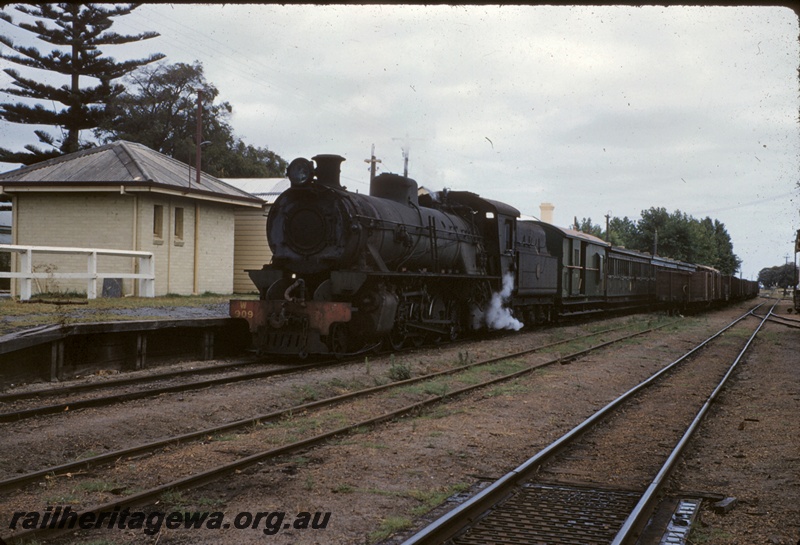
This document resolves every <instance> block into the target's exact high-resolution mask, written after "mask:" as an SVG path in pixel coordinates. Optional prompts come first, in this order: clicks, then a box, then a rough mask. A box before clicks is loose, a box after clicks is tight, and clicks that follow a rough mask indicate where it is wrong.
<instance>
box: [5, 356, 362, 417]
mask: <svg viewBox="0 0 800 545" xmlns="http://www.w3.org/2000/svg"><path fill="white" fill-rule="evenodd" d="M344 363H347V362H344V361H336V360H328V361H319V362H315V363H306V364H302V365H298V364H287V365H280V364H277V365H276V364H267V367H268V369H263V370H260V371H250V372H243V373H233V374H230V375H227V376H223V377H218V378H212V379H206V380H196V381H189V382H182V383H179V384H171V385H168V386H160V387H154V386H153V384H154V383H157V382H160V381H165V380H172V379H175V378H182V377H187V376H192V375H193V374H194V371H193V370H181V371H173V372H168V373H158V374H154V375H147V376H144V377H137V378H125V379H119V380H110V381H103V382H98V383H90V384H80V385H71V386H66V387H63V388H54V389H51V390H37V391H36V392H34V393H31V394H29V395H28V394H24V393H14V394H6V395H4V396H0V403H4V402H5V403H16V404H23V405H26V404H28V403H32V402H35V401H37V400H38V399H39V398H42V397H45V398H49V397H57V396H69V395H70V394H73V393H83V392H93V391H98V390H106V389H110V388H113V389H120V388H123V387H128V386H142V388H141V389H138V390H133V391H122V392H119V391H117V392H114V393H111V394H107V395H98V396H96V397H89V398H85V399H67V400H63V401H59V402H57V403H49V404H47V405H38V406H34V407H21V408H15V409H14V410H11V411H5V412H2V413H0V422H14V421H18V420H24V419H26V418H33V417H37V416H44V415H49V414H59V413H64V412H67V411H76V410H78V409H85V408H89V407H105V406H109V405H115V404H118V403H123V402H126V401H132V400H134V399H144V398H148V397H156V396H159V395H162V394H167V393H176V392H188V391H191V390H200V389H203V388H210V387H213V386H221V385H224V384H233V383H236V382H243V381H249V380H257V379H264V378H270V377H275V376H280V375H287V374H293V373H303V372H307V371H310V370H313V369H317V368H319V367H322V366H326V365H340V364H344ZM257 364H258V363H255V362H252V361H251V360H240V361H239V362H235V363H230V364H226V365H220V366H208V367H204V368H203V369H202V370H201V374H202V373H214V372H225V371H236V370H237V369H240V368H241V367H243V366H247V365H257ZM262 365H263V364H262Z"/></svg>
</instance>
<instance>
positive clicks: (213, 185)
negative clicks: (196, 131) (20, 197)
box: [0, 140, 263, 206]
mask: <svg viewBox="0 0 800 545" xmlns="http://www.w3.org/2000/svg"><path fill="white" fill-rule="evenodd" d="M87 187H88V188H93V189H96V190H97V191H109V190H110V191H121V192H123V193H124V192H141V191H145V192H147V191H149V192H154V193H170V194H180V195H185V196H188V197H192V198H197V199H203V200H213V201H222V202H229V203H234V204H242V205H247V206H256V205H258V206H260V205H261V204H262V203H263V201H262V199H260V198H259V197H256V196H254V195H251V194H250V193H247V192H246V191H243V190H241V189H238V188H236V187H234V186H232V185H230V184H227V183H225V182H223V181H222V180H220V179H218V178H215V177H214V176H211V175H209V174H206V173H205V172H201V173H200V184H199V185H198V184H197V179H196V171H195V169H194V168H193V167H192V166H190V165H187V164H186V163H183V162H181V161H178V160H176V159H173V158H171V157H167V156H166V155H164V154H162V153H159V152H157V151H154V150H152V149H150V148H148V147H147V146H143V145H142V144H137V143H135V142H127V141H125V140H118V141H116V142H112V143H111V144H106V145H105V146H99V147H96V148H91V149H88V150H84V151H79V152H76V153H70V154H68V155H63V156H61V157H56V158H54V159H49V160H47V161H42V162H41V163H36V164H34V165H30V166H26V167H22V168H18V169H16V170H12V171H10V172H6V173H3V174H0V190H2V192H5V193H13V192H22V191H51V192H52V191H86V189H87Z"/></svg>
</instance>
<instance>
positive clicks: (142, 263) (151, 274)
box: [139, 255, 156, 297]
mask: <svg viewBox="0 0 800 545" xmlns="http://www.w3.org/2000/svg"><path fill="white" fill-rule="evenodd" d="M139 274H145V275H147V276H146V277H145V278H141V279H139V297H155V296H156V287H155V284H156V281H155V277H156V267H155V261H154V260H153V256H152V255H149V256H145V257H140V258H139Z"/></svg>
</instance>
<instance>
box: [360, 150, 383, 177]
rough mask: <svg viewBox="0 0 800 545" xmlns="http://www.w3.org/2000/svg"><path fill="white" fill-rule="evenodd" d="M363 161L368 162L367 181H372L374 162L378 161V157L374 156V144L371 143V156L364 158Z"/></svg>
mask: <svg viewBox="0 0 800 545" xmlns="http://www.w3.org/2000/svg"><path fill="white" fill-rule="evenodd" d="M364 162H365V163H369V183H370V184H371V183H372V180H374V179H375V165H376V163H380V162H381V160H380V159H376V158H375V144H372V157H370V158H369V159H364Z"/></svg>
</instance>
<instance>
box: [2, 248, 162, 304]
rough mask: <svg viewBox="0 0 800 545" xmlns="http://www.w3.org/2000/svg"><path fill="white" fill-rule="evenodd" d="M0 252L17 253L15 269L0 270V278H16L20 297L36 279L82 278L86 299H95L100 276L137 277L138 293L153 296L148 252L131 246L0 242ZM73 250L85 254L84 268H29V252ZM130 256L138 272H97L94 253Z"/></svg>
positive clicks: (29, 291)
mask: <svg viewBox="0 0 800 545" xmlns="http://www.w3.org/2000/svg"><path fill="white" fill-rule="evenodd" d="M0 252H9V253H11V252H14V253H18V254H20V266H19V271H18V272H0V278H15V279H19V280H20V295H19V298H20V300H21V301H27V300H29V299H30V298H31V295H32V294H33V281H34V280H36V279H59V278H63V279H85V280H86V281H87V282H86V297H87V299H97V281H98V280H100V279H104V278H123V279H133V280H137V281H138V283H139V284H138V287H139V296H141V297H155V261H154V258H153V254H152V252H137V251H132V250H104V249H98V248H66V247H59V246H22V245H15V244H0ZM34 252H38V253H43V254H74V255H85V256H87V267H86V272H71V273H67V272H62V273H59V272H38V271H34V270H33V253H34ZM100 255H104V256H117V257H132V258H137V259H138V264H139V267H138V269H139V272H138V273H119V272H98V271H97V256H100Z"/></svg>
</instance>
